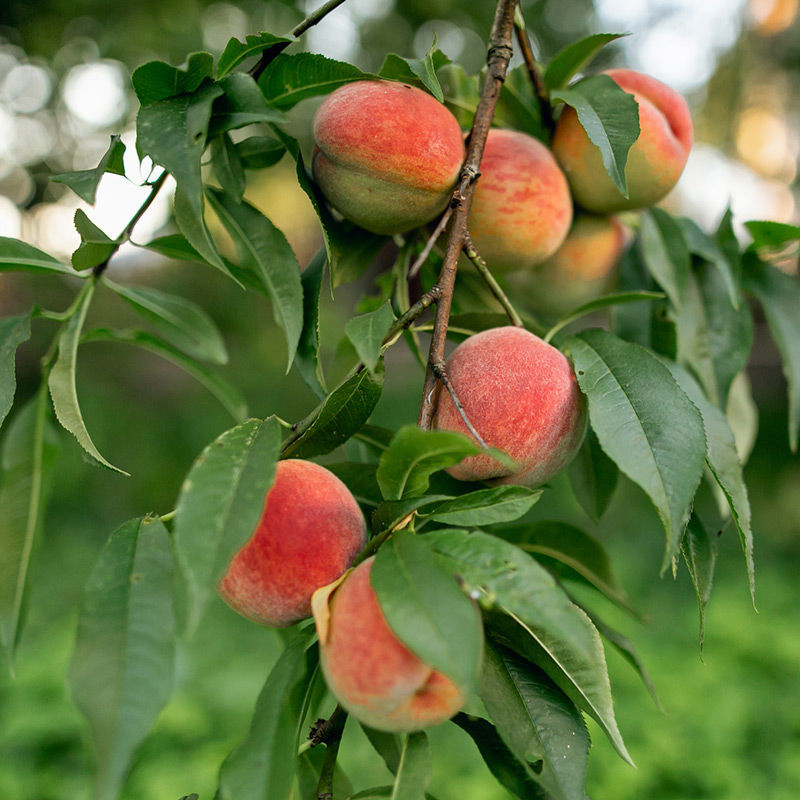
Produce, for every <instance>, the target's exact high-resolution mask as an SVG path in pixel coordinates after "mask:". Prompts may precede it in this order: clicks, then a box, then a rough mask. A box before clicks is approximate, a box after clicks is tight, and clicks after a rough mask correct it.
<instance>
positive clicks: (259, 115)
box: [208, 72, 287, 137]
mask: <svg viewBox="0 0 800 800" xmlns="http://www.w3.org/2000/svg"><path fill="white" fill-rule="evenodd" d="M217 86H219V87H220V88H221V89H222V91H223V92H224V94H223V96H222V97H218V98H217V99H216V100H215V102H214V107H213V109H212V113H211V120H210V122H209V126H208V132H209V137H214V136H217V135H219V134H220V133H223V132H225V131H230V130H234V129H236V128H243V127H244V126H245V125H252V124H253V123H256V122H281V123H282V122H286V121H287V120H286V115H285V114H284V113H283V112H282V111H279V110H278V109H277V108H273V107H272V106H271V105H270V104H269V103H268V102H267V101H266V98H265V97H264V95H263V94H262V93H261V90H260V89H259V88H258V84H257V83H256V82H255V80H254V79H253V77H252V76H250V75H248V74H247V73H246V72H235V73H234V74H233V75H228V76H226V77H224V78H223V79H222V80H221V81H219V83H218V84H217Z"/></svg>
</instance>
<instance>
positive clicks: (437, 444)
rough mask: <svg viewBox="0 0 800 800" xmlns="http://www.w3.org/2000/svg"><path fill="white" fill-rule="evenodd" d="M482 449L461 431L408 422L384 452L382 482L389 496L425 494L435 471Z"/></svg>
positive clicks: (387, 496) (384, 490)
mask: <svg viewBox="0 0 800 800" xmlns="http://www.w3.org/2000/svg"><path fill="white" fill-rule="evenodd" d="M479 452H480V448H479V447H478V446H477V445H476V444H475V443H474V442H473V441H472V440H471V439H468V438H467V437H466V436H462V435H461V434H460V433H454V432H452V431H425V430H422V429H421V428H418V427H417V426H416V425H406V426H405V427H403V428H401V429H400V430H399V431H398V432H397V433H396V434H395V437H394V439H392V443H391V444H390V445H389V449H388V450H387V451H386V452H385V453H384V454H383V455H382V456H381V460H380V463H379V465H378V485H379V486H380V487H381V491H382V492H383V496H384V497H385V498H386V499H387V500H399V499H400V498H402V497H407V496H413V495H419V494H423V493H424V492H425V490H426V489H427V488H428V484H429V482H430V476H431V475H432V474H433V473H434V472H438V471H439V470H441V469H445V468H446V467H452V466H453V465H454V464H458V462H459V461H461V460H462V459H463V458H465V457H466V456H471V455H475V453H479Z"/></svg>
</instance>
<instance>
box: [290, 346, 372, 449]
mask: <svg viewBox="0 0 800 800" xmlns="http://www.w3.org/2000/svg"><path fill="white" fill-rule="evenodd" d="M382 390H383V362H381V363H380V364H379V368H378V369H377V370H375V372H370V371H369V370H366V369H364V370H361V371H360V372H356V374H354V375H351V376H350V377H349V378H347V379H346V380H344V381H343V382H342V383H340V384H339V385H338V386H337V387H336V388H335V389H334V390H333V392H331V394H329V395H328V397H326V398H325V400H323V402H322V403H320V405H319V406H317V408H315V409H314V410H313V411H312V412H311V413H310V414H309V415H308V416H307V417H306V418H305V419H304V420H303V421H302V422H301V423H300V424H299V425H298V426H297V432H296V434H295V436H294V437H293V438H291V439H288V440H287V441H286V442H285V443H284V448H283V451H282V455H283V457H284V458H289V457H291V458H310V457H311V456H317V455H324V454H325V453H330V452H331V450H335V449H336V448H337V447H339V445H341V444H344V443H345V442H346V441H347V440H348V439H349V438H350V437H351V436H352V435H353V434H355V433H357V432H358V431H359V430H360V429H361V427H362V426H363V425H364V423H365V422H366V421H367V420H368V419H369V416H370V414H372V412H373V411H374V410H375V406H376V405H377V404H378V400H379V399H380V396H381V391H382Z"/></svg>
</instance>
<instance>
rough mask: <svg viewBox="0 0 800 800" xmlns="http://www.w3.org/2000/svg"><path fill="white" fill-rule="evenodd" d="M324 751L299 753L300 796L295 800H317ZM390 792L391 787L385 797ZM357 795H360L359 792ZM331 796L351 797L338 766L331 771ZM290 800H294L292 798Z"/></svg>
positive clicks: (350, 788)
mask: <svg viewBox="0 0 800 800" xmlns="http://www.w3.org/2000/svg"><path fill="white" fill-rule="evenodd" d="M326 751H327V748H326V747H314V748H313V749H311V750H306V751H305V752H304V753H301V754H300V757H299V758H298V759H297V789H298V792H299V795H300V796H299V798H297V800H318V794H317V786H318V785H319V778H320V773H321V772H322V764H323V762H324V761H325V755H326ZM391 790H392V787H391V786H389V787H388V791H387V793H386V797H388V796H389V794H390V793H391ZM359 794H361V793H360V792H359ZM333 796H334V797H336V798H340V797H341V798H344V797H347V798H350V797H351V796H353V784H352V783H351V782H350V779H349V778H348V777H347V775H346V774H345V772H344V770H343V769H342V768H341V766H340V765H339V764H337V765H336V766H335V767H334V771H333ZM292 798H293V800H294V796H292Z"/></svg>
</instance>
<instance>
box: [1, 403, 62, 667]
mask: <svg viewBox="0 0 800 800" xmlns="http://www.w3.org/2000/svg"><path fill="white" fill-rule="evenodd" d="M57 455H58V438H57V437H56V434H55V431H54V430H53V427H52V426H51V425H50V423H49V421H48V420H47V391H46V390H45V388H44V387H41V388H40V389H39V393H38V395H37V396H36V397H35V398H34V399H33V400H31V401H30V402H29V403H28V404H26V405H25V406H23V408H22V409H21V410H20V411H19V413H17V414H16V416H15V417H14V418H13V419H12V420H11V423H10V424H9V426H8V428H7V430H6V433H5V438H4V440H3V447H2V451H0V470H1V471H0V508H2V509H3V513H2V514H0V643H2V646H3V649H4V650H5V651H6V656H7V657H8V662H9V664H11V663H12V661H13V657H14V650H15V648H16V644H17V639H18V637H19V632H20V628H21V616H22V609H23V607H24V600H25V594H26V590H27V577H28V569H29V567H30V561H31V554H32V552H33V544H34V540H35V538H36V533H37V530H38V529H39V527H40V524H41V517H42V514H43V512H44V507H45V499H46V495H47V489H48V487H49V485H50V476H51V474H52V470H53V465H54V463H55V460H56V456H57Z"/></svg>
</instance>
